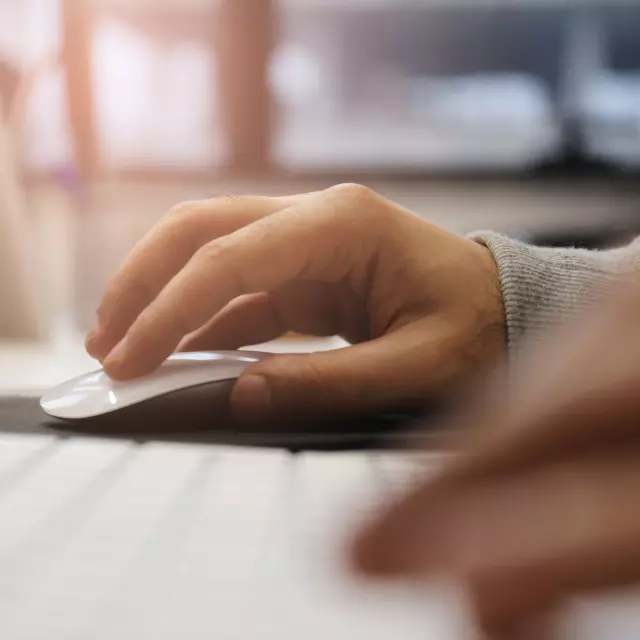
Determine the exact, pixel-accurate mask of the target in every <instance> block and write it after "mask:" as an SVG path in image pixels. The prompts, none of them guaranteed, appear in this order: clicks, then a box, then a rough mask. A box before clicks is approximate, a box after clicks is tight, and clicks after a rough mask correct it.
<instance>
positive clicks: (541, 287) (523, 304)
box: [470, 232, 640, 350]
mask: <svg viewBox="0 0 640 640" xmlns="http://www.w3.org/2000/svg"><path fill="white" fill-rule="evenodd" d="M470 237H471V239H473V240H475V241H476V242H478V243H480V244H482V245H484V246H485V247H487V248H488V249H489V250H490V251H491V253H492V254H493V257H494V259H495V261H496V263H497V265H498V271H499V274H500V285H501V290H502V297H503V301H504V307H505V315H506V320H507V332H508V340H509V348H510V350H512V349H514V348H516V347H518V346H520V345H521V344H522V342H523V341H524V339H527V341H529V340H531V339H536V338H539V337H540V336H541V335H542V334H543V333H546V332H547V331H548V330H549V329H551V328H553V327H556V326H559V325H562V324H564V323H565V322H567V321H569V320H572V319H574V318H576V317H580V316H583V315H585V314H586V313H588V312H589V310H590V309H591V308H593V306H594V305H595V304H597V302H598V301H599V300H601V299H602V298H603V297H604V296H606V295H608V294H610V293H611V292H612V291H613V290H614V289H615V286H616V282H617V281H618V280H619V278H620V276H621V275H623V274H629V273H634V272H639V273H640V242H638V241H636V242H634V243H633V244H631V245H629V246H628V247H625V248H624V249H615V250H609V251H587V250H584V249H551V248H542V247H534V246H531V245H527V244H525V243H523V242H519V241H517V240H512V239H510V238H506V237H504V236H502V235H499V234H497V233H493V232H479V233H474V234H471V236H470Z"/></svg>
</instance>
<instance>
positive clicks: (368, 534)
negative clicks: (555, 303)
mask: <svg viewBox="0 0 640 640" xmlns="http://www.w3.org/2000/svg"><path fill="white" fill-rule="evenodd" d="M576 333H577V336H576ZM572 334H573V338H569V336H570V335H572ZM561 344H565V347H560V345H561ZM566 345H568V346H566ZM470 422H471V420H470ZM474 422H480V423H481V424H484V425H485V427H486V428H484V429H474V430H472V431H467V433H468V434H469V435H468V438H467V437H466V436H463V438H466V439H467V441H466V442H465V443H464V445H463V448H462V454H461V456H460V458H459V459H457V460H456V461H455V462H453V463H452V464H451V465H450V466H448V467H446V468H445V469H444V470H443V471H442V472H441V473H440V474H438V475H437V476H436V477H435V478H432V479H430V480H429V481H428V482H425V483H424V484H422V485H421V486H420V487H418V488H417V489H416V490H414V491H412V492H411V493H410V495H408V496H406V497H405V498H404V499H403V500H401V501H400V502H398V503H396V504H394V505H392V506H391V507H389V508H388V509H386V510H385V511H384V512H383V513H382V514H381V515H380V516H379V517H378V518H377V519H376V521H375V522H374V523H372V524H371V525H370V526H368V527H367V528H366V529H365V530H363V531H361V532H360V534H359V535H358V537H357V539H356V541H355V543H354V545H353V547H352V559H353V561H354V563H355V566H356V567H357V569H358V570H359V571H361V572H364V573H365V574H366V575H369V576H376V577H387V578H388V577H391V576H396V577H397V576H403V575H404V576H409V575H414V574H415V575H419V576H423V577H429V576H432V575H434V574H436V573H445V574H449V575H450V576H452V577H454V578H456V579H458V580H460V581H461V582H462V583H463V584H464V585H465V586H466V588H467V589H468V592H469V595H470V597H471V601H472V602H473V604H474V606H475V610H476V612H477V616H478V620H479V622H480V624H481V626H482V627H483V629H484V630H485V631H486V632H489V633H490V634H493V633H499V634H500V635H499V637H503V635H502V634H503V633H506V632H511V631H513V630H514V629H519V628H521V627H522V626H526V625H528V624H529V623H530V622H531V621H535V620H536V619H538V617H539V616H540V615H541V614H544V613H546V612H548V611H553V610H555V609H557V608H558V607H561V606H562V605H563V604H565V603H566V601H567V600H568V599H569V598H571V597H572V596H575V595H581V594H589V593H591V592H594V591H596V592H598V591H602V590H608V589H612V588H617V587H625V586H628V585H631V584H638V583H640V508H639V505H640V287H639V286H638V284H637V283H636V284H630V285H628V286H627V288H625V292H624V295H622V296H621V297H619V298H616V299H615V300H614V301H612V302H611V303H610V304H609V305H608V306H607V307H606V310H605V311H604V312H603V313H601V314H600V315H599V316H598V317H597V318H595V319H594V320H591V321H590V322H589V323H588V324H587V325H586V326H585V328H584V329H582V330H581V331H579V332H576V330H575V328H574V329H572V330H571V331H570V332H569V333H568V334H567V335H564V336H562V337H560V338H559V339H558V341H554V342H553V344H551V345H550V347H549V349H548V350H546V351H543V352H542V353H540V354H538V355H537V357H536V362H535V363H534V364H533V365H532V366H531V368H530V369H529V370H528V373H527V375H526V376H524V377H523V378H522V379H521V380H520V381H519V382H518V383H517V384H516V392H515V393H514V394H513V397H512V402H511V403H508V404H507V405H506V406H502V407H497V408H493V409H491V410H490V411H486V412H485V413H483V414H481V417H480V418H478V419H477V420H474ZM492 637H493V636H492ZM539 637H540V636H539Z"/></svg>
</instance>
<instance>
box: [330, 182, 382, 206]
mask: <svg viewBox="0 0 640 640" xmlns="http://www.w3.org/2000/svg"><path fill="white" fill-rule="evenodd" d="M327 193H329V194H331V195H334V196H336V197H338V198H340V199H341V200H342V201H345V202H348V203H349V204H358V203H361V202H367V201H369V200H372V199H373V198H374V197H375V193H374V192H373V191H372V190H371V189H370V188H369V187H365V186H364V185H361V184H357V183H354V182H345V183H342V184H337V185H335V186H333V187H330V188H329V189H328V190H327Z"/></svg>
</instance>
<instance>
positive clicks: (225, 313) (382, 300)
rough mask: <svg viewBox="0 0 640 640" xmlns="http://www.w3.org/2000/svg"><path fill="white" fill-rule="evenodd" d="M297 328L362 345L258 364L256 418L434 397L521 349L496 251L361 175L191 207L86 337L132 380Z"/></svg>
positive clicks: (139, 255)
mask: <svg viewBox="0 0 640 640" xmlns="http://www.w3.org/2000/svg"><path fill="white" fill-rule="evenodd" d="M288 331H295V332H299V333H303V334H312V335H317V336H332V335H341V336H343V337H344V338H345V339H346V340H347V341H348V342H350V343H351V344H352V345H355V346H352V347H349V348H346V349H344V350H337V351H333V352H328V353H318V354H313V355H305V356H275V357H273V358H269V359H267V360H266V361H264V362H262V363H260V364H257V365H255V366H253V367H251V368H250V369H249V370H248V371H247V372H246V374H245V375H244V376H243V377H242V378H241V380H240V381H239V382H238V384H237V385H236V387H235V390H234V393H233V396H232V403H233V405H234V409H235V411H236V413H237V414H238V417H239V418H240V419H241V420H244V421H249V422H255V421H260V420H266V419H267V418H277V419H278V420H283V419H285V420H286V419H294V420H295V419H299V418H300V417H306V418H309V416H315V417H318V416H321V415H323V414H326V413H327V412H333V413H336V414H339V415H348V414H350V413H356V412H363V411H369V410H373V411H375V410H378V409H383V408H389V407H391V408H393V407H398V406H401V407H404V406H413V405H419V404H420V403H421V402H423V401H424V399H425V397H426V396H428V395H429V394H441V393H443V392H445V391H446V390H448V389H450V388H451V387H452V386H455V385H456V384H457V383H460V382H462V381H464V380H466V379H468V378H469V377H470V376H473V375H474V374H477V373H479V371H480V370H484V369H485V368H488V367H490V366H492V365H493V364H494V363H495V362H496V361H497V360H498V359H499V358H500V356H501V355H502V354H503V352H504V351H505V350H506V337H505V333H506V330H505V320H504V312H503V307H502V300H501V296H500V287H499V281H498V272H497V267H496V264H495V262H494V260H493V257H492V255H491V253H490V252H489V251H488V250H487V249H486V248H484V247H482V246H480V245H479V244H477V243H475V242H473V241H471V240H469V239H467V238H464V237H461V236H458V235H455V234H453V233H449V232H447V231H445V230H444V229H441V228H440V227H437V226H436V225H434V224H431V223H429V222H427V221H425V220H422V219H421V218H419V217H417V216H414V215H412V214H410V213H409V212H407V211H405V210H404V209H402V208H401V207H399V206H398V205H396V204H394V203H393V202H390V201H389V200H387V199H385V198H383V197H382V196H380V195H378V194H376V193H374V192H372V191H370V190H369V189H366V188H365V187H362V186H359V185H339V186H336V187H333V188H331V189H328V190H326V191H323V192H318V193H310V194H306V195H299V196H292V197H284V198H262V197H238V198H220V199H214V200H210V201H203V202H191V203H185V204H182V205H179V206H178V207H176V208H175V209H173V210H172V211H170V212H169V214H168V215H166V216H165V218H164V219H163V220H162V221H161V222H160V223H159V224H158V225H157V226H156V228H155V229H153V230H152V231H151V232H150V233H149V234H148V235H147V237H145V238H144V239H143V240H142V241H141V242H140V243H139V245H138V246H137V247H136V248H135V249H134V251H133V253H132V254H131V255H130V256H129V258H128V259H127V261H126V262H125V264H124V265H123V266H122V268H121V269H120V271H119V272H118V273H117V274H116V276H115V277H114V278H113V280H112V281H111V283H110V284H109V287H108V289H107V292H106V294H105V295H104V298H103V300H102V303H101V305H100V308H99V311H98V321H97V326H96V327H95V329H94V330H93V331H92V332H91V333H90V335H89V337H88V339H87V350H88V351H89V353H90V354H91V355H92V356H94V357H95V358H97V359H99V360H101V361H102V362H103V364H104V366H105V369H106V371H107V373H108V374H109V375H110V376H112V377H113V378H115V379H118V380H124V379H129V378H135V377H138V376H142V375H145V374H148V373H150V372H152V371H153V370H154V369H156V368H157V367H158V366H159V365H160V364H161V363H162V362H163V361H164V360H165V358H167V357H168V356H169V355H170V354H171V353H172V352H173V351H175V350H176V349H180V350H183V351H185V350H190V351H193V350H218V349H236V348H239V347H242V346H248V345H255V344H260V343H263V342H266V341H269V340H271V339H274V338H277V337H279V336H281V335H283V334H285V333H286V332H288Z"/></svg>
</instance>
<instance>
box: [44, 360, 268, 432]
mask: <svg viewBox="0 0 640 640" xmlns="http://www.w3.org/2000/svg"><path fill="white" fill-rule="evenodd" d="M269 355H270V354H268V353H262V352H250V351H218V352H201V353H179V354H175V355H173V356H171V357H170V358H169V359H168V360H167V361H166V362H164V363H163V364H162V366H161V367H160V368H159V369H158V370H157V371H156V372H154V373H152V374H151V375H148V376H145V377H144V378H140V379H137V380H131V381H127V382H116V381H114V380H112V379H111V378H109V377H108V376H107V375H106V373H105V372H104V371H103V370H99V371H95V372H93V373H89V374H86V375H83V376H80V377H78V378H75V379H73V380H70V381H69V382H66V383H64V384H62V385H60V386H58V387H56V388H55V389H52V390H51V391H50V392H49V393H47V394H46V395H45V396H44V397H43V398H42V400H41V402H40V404H41V406H42V409H43V410H44V411H45V412H46V413H47V414H48V415H50V416H52V417H54V418H58V419H61V420H85V419H90V418H97V417H100V416H103V415H106V414H110V413H114V412H117V411H119V410H123V409H127V408H129V407H133V406H135V405H138V404H140V403H146V402H148V401H150V400H153V399H155V398H161V397H162V396H166V395H168V394H173V393H175V392H177V391H182V390H188V389H191V388H197V387H200V386H203V385H210V384H212V383H222V382H226V381H230V380H235V379H237V378H239V377H240V376H241V375H242V373H243V372H244V371H245V369H247V367H249V366H251V365H252V364H255V363H256V362H259V361H260V360H262V359H264V358H265V357H267V356H269Z"/></svg>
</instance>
